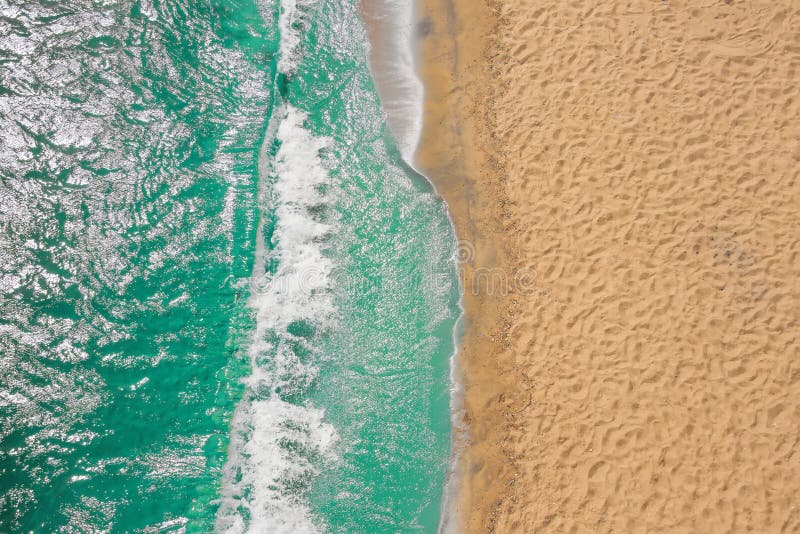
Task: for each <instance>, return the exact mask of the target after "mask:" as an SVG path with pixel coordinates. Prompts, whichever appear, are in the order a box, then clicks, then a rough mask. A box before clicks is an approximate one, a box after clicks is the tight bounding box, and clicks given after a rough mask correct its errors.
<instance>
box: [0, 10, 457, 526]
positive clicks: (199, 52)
mask: <svg viewBox="0 0 800 534" xmlns="http://www.w3.org/2000/svg"><path fill="white" fill-rule="evenodd" d="M394 9H397V7H396V6H395V7H394ZM368 47H369V45H368V42H367V36H366V31H365V28H364V26H363V23H362V21H361V18H360V16H359V12H358V5H357V1H356V0H280V1H279V0H258V1H253V0H192V1H187V0H175V1H157V0H123V1H114V0H105V1H99V0H73V1H71V2H53V1H45V0H39V1H37V2H24V1H9V0H0V127H1V128H2V130H3V135H2V137H0V178H1V181H0V365H2V373H0V433H1V434H0V435H1V436H2V440H1V444H0V531H3V532H6V531H8V532H23V531H33V532H215V531H216V532H258V533H261V532H266V533H283V532H286V533H305V532H433V531H435V530H436V529H437V525H438V524H439V520H440V514H441V506H442V498H443V488H444V486H445V479H446V476H447V471H448V466H449V462H450V455H451V431H450V395H451V379H450V367H451V361H452V357H453V354H454V350H455V347H454V336H453V332H454V327H455V325H456V322H457V321H458V319H459V317H460V308H459V286H458V278H457V268H456V258H455V256H456V240H455V236H454V233H453V229H452V225H451V222H450V220H449V217H448V213H447V209H446V206H445V205H444V204H443V202H442V201H441V199H440V198H439V197H438V196H437V195H436V194H435V191H434V190H433V189H432V187H431V186H430V184H429V183H428V182H427V181H426V179H425V178H424V177H423V176H420V175H419V174H418V173H417V172H416V171H415V170H414V169H413V161H411V159H410V157H411V155H412V154H413V146H414V139H413V131H412V132H411V133H410V134H409V130H408V129H405V130H403V131H402V132H400V133H398V130H397V129H395V130H392V129H390V128H389V125H388V123H387V116H386V113H385V112H384V110H383V108H382V106H381V102H380V99H379V96H378V91H377V90H376V87H375V83H374V81H373V77H372V75H371V72H370V69H369V65H368V62H367V56H368V50H369V48H368ZM406 59H407V58H406ZM413 98H421V94H419V95H418V94H416V93H415V95H414V96H413ZM411 108H412V109H417V108H419V106H416V107H415V106H411ZM413 122H414V121H411V123H413ZM417 133H418V132H417ZM396 134H397V135H396Z"/></svg>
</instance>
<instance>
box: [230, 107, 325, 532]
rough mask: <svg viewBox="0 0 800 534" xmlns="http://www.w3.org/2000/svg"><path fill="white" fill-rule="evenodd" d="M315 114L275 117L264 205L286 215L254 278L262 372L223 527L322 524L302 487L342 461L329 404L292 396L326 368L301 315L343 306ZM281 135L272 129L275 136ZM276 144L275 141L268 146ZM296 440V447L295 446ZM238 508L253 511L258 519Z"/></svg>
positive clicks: (241, 415)
mask: <svg viewBox="0 0 800 534" xmlns="http://www.w3.org/2000/svg"><path fill="white" fill-rule="evenodd" d="M305 119H306V115H305V114H304V113H303V112H301V111H299V110H297V109H295V108H293V107H291V106H285V107H284V108H282V109H279V110H277V111H276V113H275V115H274V116H273V122H274V123H277V124H278V126H277V128H272V129H271V130H272V131H274V138H275V139H277V141H278V142H279V143H280V148H279V149H278V151H277V154H276V155H275V157H274V159H273V161H272V164H271V166H270V167H269V168H268V169H265V172H264V173H263V174H264V175H265V176H263V177H262V180H265V181H269V187H262V190H263V191H270V192H271V197H270V198H268V199H263V202H264V210H265V211H267V212H274V213H275V216H276V219H277V220H276V223H275V229H274V234H273V239H272V240H273V249H272V251H271V252H267V251H268V249H269V247H268V246H267V244H265V243H263V242H262V243H261V244H260V246H259V247H258V250H257V258H256V265H255V267H254V273H253V278H252V281H251V287H252V289H253V291H252V294H251V299H250V302H249V305H250V307H251V308H252V309H253V311H254V314H255V319H256V328H255V332H254V334H253V339H252V341H251V346H250V349H249V352H248V353H249V357H250V361H251V368H252V374H251V376H250V377H248V378H247V379H246V385H247V392H246V394H245V398H244V399H243V400H242V401H241V403H240V405H239V406H238V407H237V409H236V413H235V414H234V417H233V424H232V426H233V436H232V439H231V447H230V451H229V459H228V465H227V466H226V472H225V481H224V491H223V503H222V506H221V507H220V512H219V515H218V521H217V528H218V530H219V531H224V532H253V533H261V532H272V533H284V532H285V533H287V534H288V533H297V534H303V533H310V532H316V531H317V530H318V529H319V527H320V525H317V524H315V522H314V519H313V518H312V515H311V511H310V509H309V506H308V504H307V503H306V502H305V501H304V497H303V492H302V491H300V492H298V489H297V488H298V487H303V484H304V483H305V482H306V481H307V480H308V479H309V478H310V477H311V476H313V475H315V474H316V473H317V467H316V466H315V465H314V463H312V461H311V458H312V457H321V458H323V460H324V461H329V462H333V461H335V459H336V455H335V445H336V443H337V441H338V437H337V434H336V430H335V429H334V428H333V427H332V426H331V425H330V424H328V423H326V422H325V421H324V415H325V413H324V411H323V410H322V409H319V408H316V407H314V406H312V405H311V404H308V403H307V404H302V405H297V404H291V403H289V402H286V401H284V400H283V399H282V395H286V394H291V393H295V392H299V391H303V390H304V389H305V388H307V387H308V386H309V385H310V384H311V383H312V381H313V380H314V378H315V377H316V368H315V367H314V366H313V365H309V364H306V363H303V362H302V361H301V360H300V359H299V358H298V356H297V355H296V354H295V352H294V350H293V349H292V346H291V344H292V343H298V342H299V343H303V344H305V345H306V348H308V349H309V350H312V351H313V350H314V347H313V346H310V342H309V341H308V340H306V339H303V338H298V337H296V336H294V335H292V334H291V333H289V331H288V328H289V327H290V325H292V324H293V323H297V322H299V321H302V322H304V323H305V324H308V325H312V326H313V327H315V328H325V327H326V326H327V325H328V324H329V323H330V322H331V321H332V320H333V318H334V316H335V312H336V309H335V306H334V304H333V302H332V297H331V293H330V277H331V270H332V268H333V264H332V262H331V261H330V260H329V259H328V258H327V257H326V256H325V254H324V242H325V237H326V236H327V235H328V234H329V233H330V231H331V230H332V228H331V226H330V225H327V224H323V223H320V222H318V221H316V220H315V218H314V216H313V214H312V210H313V209H314V208H316V207H318V206H320V205H323V204H324V203H325V201H326V199H325V197H324V196H323V195H322V194H321V193H320V186H322V185H324V184H327V183H328V182H329V180H330V179H329V176H328V172H327V170H326V169H325V167H324V166H323V163H322V161H321V160H320V156H319V153H320V150H322V149H323V148H325V147H326V146H328V144H329V141H328V140H326V139H322V138H317V137H314V136H313V135H311V134H310V133H309V132H308V131H307V130H306V129H305V128H304V126H303V122H304V121H305ZM271 137H273V136H272V135H270V133H268V135H267V139H270V138H271ZM269 144H271V143H268V142H267V141H265V149H266V148H267V146H268V145H269ZM263 156H264V159H266V155H265V154H263ZM262 162H263V160H262ZM262 185H265V184H262ZM273 259H277V261H278V266H277V269H276V270H275V272H274V274H272V275H269V274H268V271H267V269H266V265H267V263H268V262H270V261H271V260H273ZM287 443H292V444H294V445H295V446H293V447H291V448H287V447H286V444H287ZM238 507H243V508H245V509H247V511H248V514H249V516H250V519H249V521H248V522H246V521H245V520H244V518H243V517H242V514H241V513H239V512H238V510H237V508H238Z"/></svg>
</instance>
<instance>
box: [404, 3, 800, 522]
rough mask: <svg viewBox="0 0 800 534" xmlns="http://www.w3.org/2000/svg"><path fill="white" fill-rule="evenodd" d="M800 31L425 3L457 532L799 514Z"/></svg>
mask: <svg viewBox="0 0 800 534" xmlns="http://www.w3.org/2000/svg"><path fill="white" fill-rule="evenodd" d="M798 25H800V5H798V4H797V3H796V2H792V1H788V0H782V1H774V2H773V1H770V2H765V1H760V2H739V1H735V0H734V1H732V0H726V1H713V2H712V1H705V2H699V3H698V2H692V3H690V2H686V1H676V0H671V1H663V2H645V1H605V2H587V3H569V2H558V1H535V2H534V1H532V0H508V1H505V2H498V3H494V2H492V3H489V4H485V3H484V2H477V1H473V0H424V1H422V2H421V3H420V7H419V10H418V23H417V32H418V35H419V37H420V42H421V48H420V52H421V57H422V64H421V67H420V72H421V75H422V77H423V80H424V82H425V97H426V99H425V120H424V125H423V128H424V129H423V135H422V141H421V143H420V149H419V151H418V153H417V163H418V165H419V167H420V168H421V169H422V170H424V172H425V173H426V174H427V175H428V176H429V177H430V178H431V179H432V180H433V181H434V183H435V184H436V186H437V189H438V190H439V192H440V193H441V194H442V196H443V197H444V198H445V199H446V201H447V202H448V204H449V206H450V209H451V212H452V216H453V219H454V222H455V225H456V230H457V232H458V234H459V237H460V239H461V240H463V245H462V250H461V254H462V259H463V260H464V262H463V278H464V281H465V285H464V289H465V301H464V303H465V310H466V316H467V317H466V325H465V328H466V330H465V336H464V339H463V346H462V350H461V353H460V355H459V364H460V369H461V373H462V380H463V383H464V387H465V398H464V405H465V413H466V415H465V421H466V423H467V425H468V428H469V435H468V441H467V446H466V448H465V450H464V452H463V454H462V456H461V460H460V463H459V479H458V480H459V484H458V499H457V501H456V502H457V506H456V509H455V510H454V512H453V514H454V517H456V519H455V520H454V519H452V518H451V520H450V525H449V526H453V527H456V528H457V529H459V530H462V531H464V532H646V531H669V532H723V531H747V530H752V531H757V532H779V531H784V532H791V531H797V530H798V529H800V511H798V506H800V504H798V499H800V459H798V456H797V454H796V451H795V447H796V446H797V443H798V441H799V440H800V431H798V429H799V428H800V362H799V361H798V357H800V339H798V317H800V295H799V294H798V293H800V284H799V283H798V278H799V277H800V261H799V260H798V253H800V231H798V229H799V228H800V224H799V223H800V214H799V213H798V210H797V206H798V205H800V184H798V176H799V175H800V99H798V97H797V81H798V80H800V32H798V31H797V28H798ZM486 270H494V271H495V272H505V273H508V279H509V280H517V279H519V275H520V274H522V275H523V277H522V278H521V279H522V280H524V281H525V283H524V284H522V286H520V285H519V284H513V283H512V284H509V285H508V287H507V288H506V289H507V290H505V291H498V290H497V287H496V286H492V285H491V284H489V285H483V284H480V283H479V284H475V283H474V281H475V280H476V276H475V274H476V272H477V273H480V272H484V271H486Z"/></svg>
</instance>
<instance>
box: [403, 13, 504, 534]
mask: <svg viewBox="0 0 800 534" xmlns="http://www.w3.org/2000/svg"><path fill="white" fill-rule="evenodd" d="M416 26H417V32H416V39H417V41H416V43H417V46H418V53H419V64H418V69H417V73H418V75H419V76H420V79H421V80H422V83H423V87H424V105H423V124H422V132H421V135H420V141H419V144H418V149H417V152H416V157H415V164H416V165H417V167H418V168H419V170H420V172H422V173H423V174H424V175H425V176H426V177H427V178H428V180H430V181H431V183H432V184H433V186H434V188H435V189H436V191H437V193H438V194H439V195H440V196H441V197H442V199H443V200H444V201H445V203H446V204H447V206H448V211H449V214H450V218H451V220H452V222H453V225H454V227H455V231H456V236H457V238H458V240H459V251H458V255H459V258H458V259H459V262H460V265H459V275H460V280H461V288H462V309H463V316H462V326H461V328H462V335H461V343H460V345H459V347H458V352H457V357H456V364H455V365H454V373H455V377H454V387H460V388H462V391H461V392H460V393H461V398H460V403H459V404H460V405H459V406H457V409H456V410H454V412H453V425H452V431H453V443H454V448H453V462H454V463H453V465H452V466H451V469H452V472H451V473H450V476H449V479H448V481H447V485H446V487H445V493H444V498H443V504H442V522H441V524H440V532H444V533H450V532H485V531H486V530H487V528H488V529H491V523H492V521H493V519H492V517H493V516H494V514H495V512H496V510H497V509H498V507H499V505H500V503H501V502H502V501H503V500H504V499H505V498H506V496H507V494H508V488H509V482H510V481H511V480H512V478H513V472H514V468H513V465H512V462H511V461H510V459H509V458H510V457H509V455H508V454H507V451H506V450H505V447H504V446H503V443H502V439H503V436H504V435H505V429H506V425H507V424H508V423H509V421H510V418H509V416H508V412H507V408H508V405H507V400H506V393H507V392H509V391H512V390H513V386H512V384H511V380H512V379H513V373H507V372H504V371H505V370H508V369H509V368H510V367H511V366H512V362H511V357H512V355H511V354H510V353H509V352H508V351H507V343H506V337H507V335H508V325H509V322H510V321H509V316H510V313H511V312H510V303H511V298H510V295H507V294H504V293H502V292H501V291H499V290H500V289H501V288H497V287H489V286H488V285H487V286H486V287H484V286H483V285H482V280H481V276H482V275H483V274H485V273H487V272H504V273H510V272H511V266H512V263H511V261H510V259H509V258H510V256H511V252H510V250H512V249H513V247H514V244H513V240H512V239H511V238H512V237H513V236H512V235H510V234H509V233H508V232H506V229H505V227H504V220H503V217H502V213H503V209H502V207H503V206H504V205H505V203H506V198H505V192H504V188H503V185H502V182H501V177H502V169H501V165H500V163H499V159H498V153H497V147H496V143H495V141H494V139H493V128H492V124H491V118H490V115H489V111H490V110H489V108H488V107H487V106H486V103H487V102H490V101H491V95H490V90H491V85H490V84H489V83H488V81H489V79H490V77H491V71H490V68H491V65H492V64H491V62H490V61H488V55H489V54H490V53H491V50H492V45H491V35H492V33H493V30H494V29H495V26H496V22H495V18H494V14H493V13H492V12H491V11H490V9H489V7H488V6H487V5H485V4H484V3H483V2H478V3H475V2H471V1H470V0H417V3H416Z"/></svg>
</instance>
